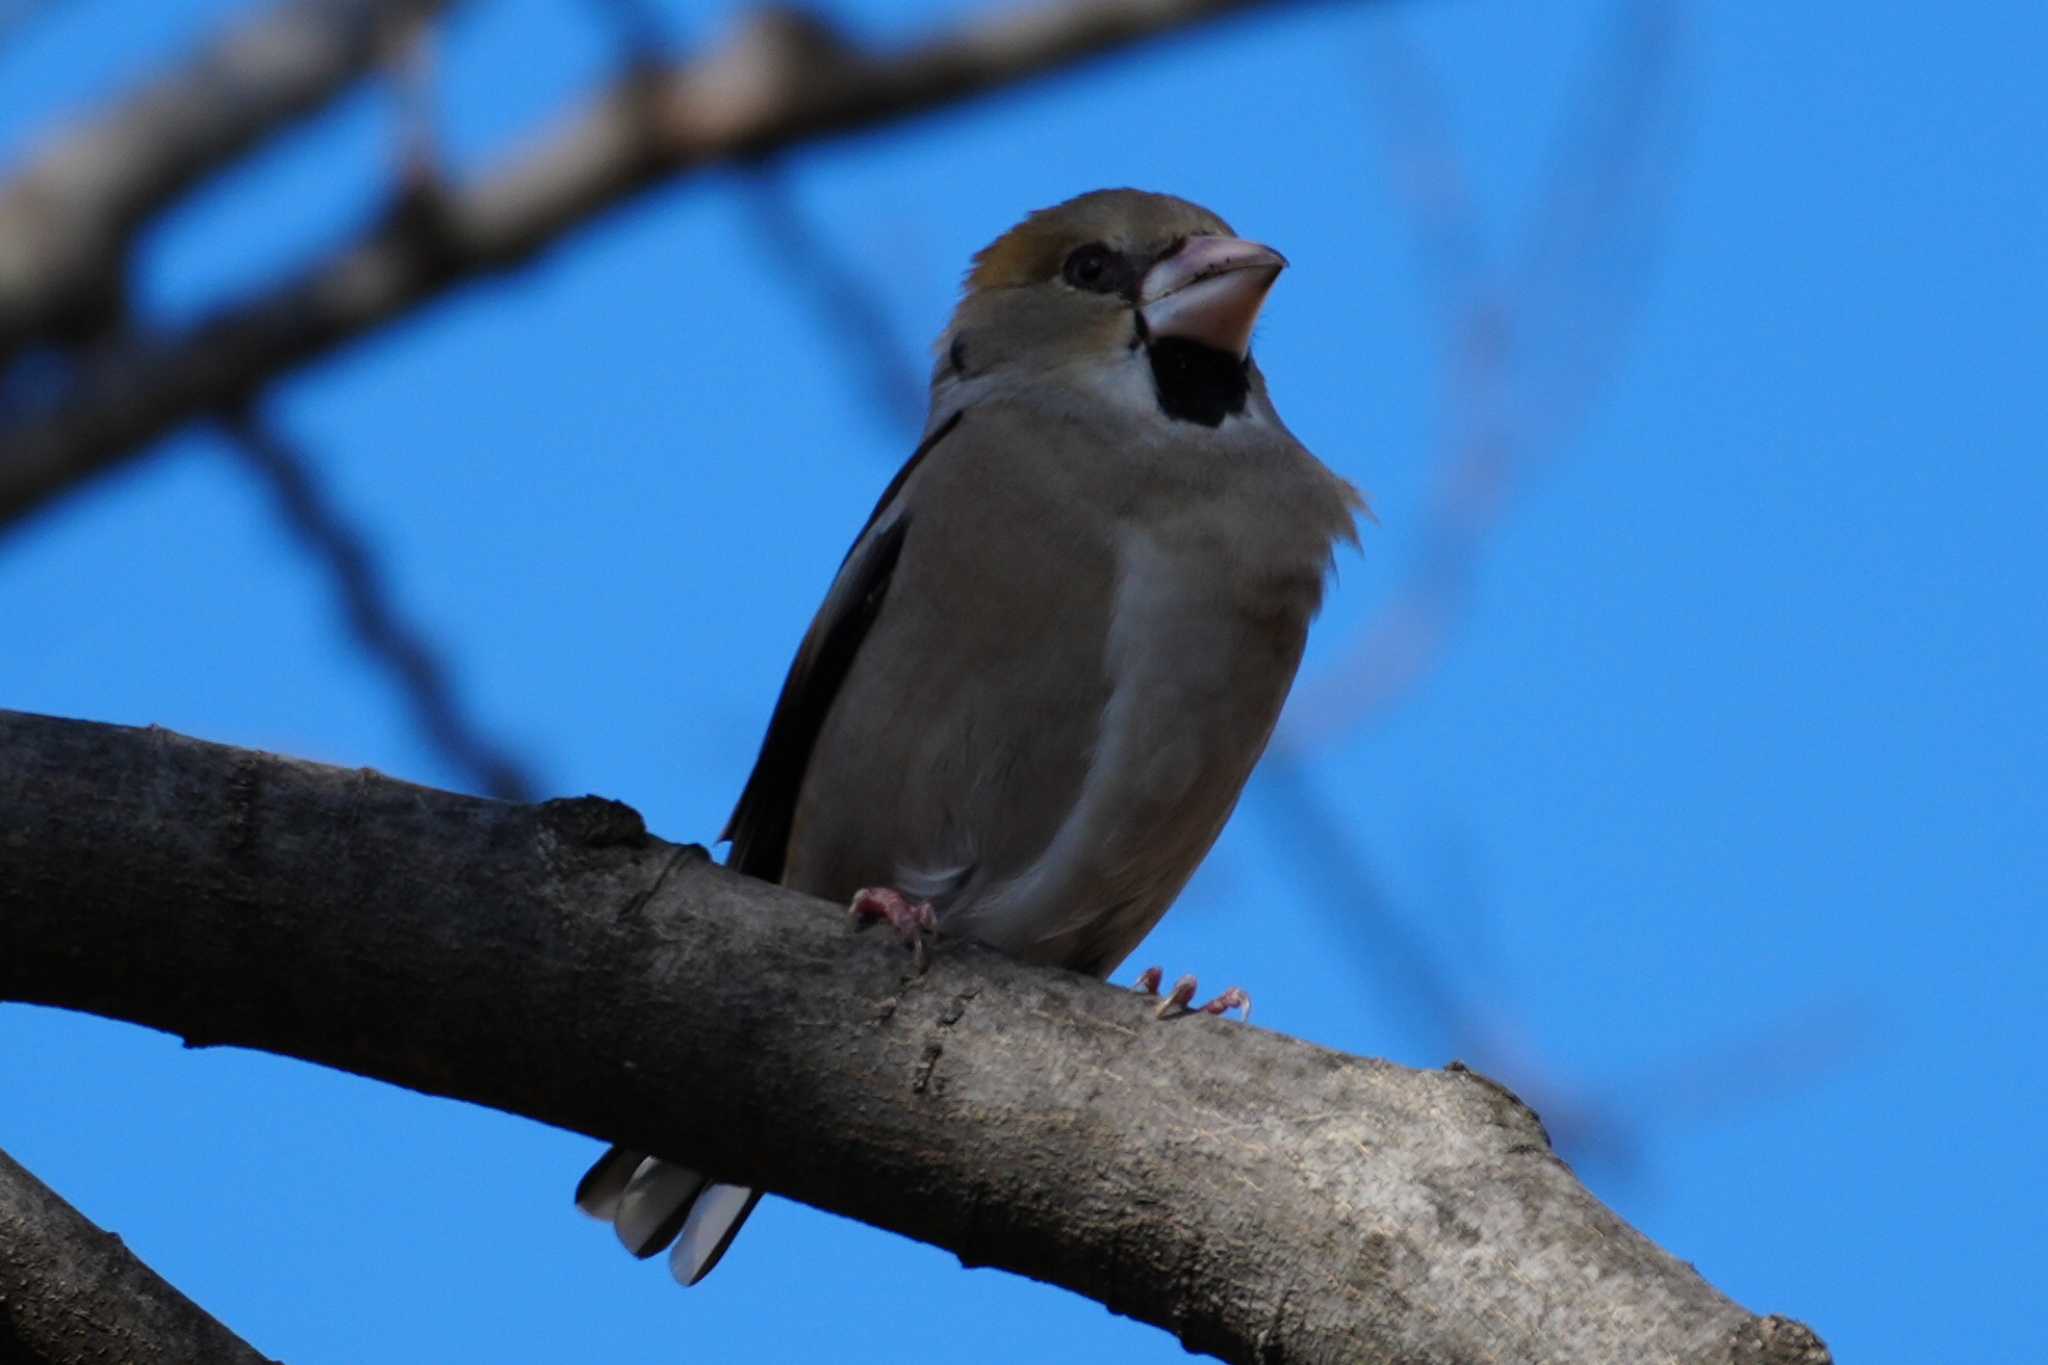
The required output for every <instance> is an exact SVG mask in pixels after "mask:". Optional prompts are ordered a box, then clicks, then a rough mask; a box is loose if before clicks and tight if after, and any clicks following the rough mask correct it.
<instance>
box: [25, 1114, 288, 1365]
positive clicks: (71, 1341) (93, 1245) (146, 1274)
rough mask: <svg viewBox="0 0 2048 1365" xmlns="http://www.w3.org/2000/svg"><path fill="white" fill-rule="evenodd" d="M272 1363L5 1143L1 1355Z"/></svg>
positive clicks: (33, 1362)
mask: <svg viewBox="0 0 2048 1365" xmlns="http://www.w3.org/2000/svg"><path fill="white" fill-rule="evenodd" d="M195 1360H203V1361H206V1362H208V1363H209V1365H266V1363H267V1362H268V1361H269V1357H267V1356H263V1355H258V1354H257V1353H256V1351H255V1350H254V1348H252V1347H251V1346H250V1345H249V1343H247V1342H245V1341H243V1340H242V1339H241V1338H240V1337H238V1336H236V1335H235V1334H234V1333H233V1332H230V1331H229V1330H228V1329H227V1328H225V1327H223V1326H221V1325H220V1324H219V1323H218V1322H216V1321H214V1320H213V1319H212V1318H210V1317H208V1316H207V1315H206V1312H205V1310H203V1309H201V1308H200V1307H199V1305H197V1304H195V1303H193V1302H192V1300H190V1299H188V1298H186V1297H185V1296H184V1295H183V1294H180V1293H179V1292H178V1291H177V1290H176V1289H173V1288H172V1287H171V1286H170V1285H168V1284H166V1283H165V1282H164V1280H163V1278H162V1277H161V1276H159V1275H158V1274H157V1273H156V1272H155V1271H153V1270H151V1269H150V1268H149V1267H148V1266H146V1265H144V1264H143V1263H142V1262H140V1261H138V1260H136V1259H135V1257H134V1255H133V1254H131V1253H130V1252H129V1250H128V1248H127V1247H125V1246H123V1245H122V1244H121V1239H120V1238H119V1237H116V1236H115V1235H114V1234H113V1233H111V1232H103V1231H101V1230H100V1229H99V1228H96V1227H94V1226H93V1225H92V1224H91V1223H90V1222H88V1221H87V1220H86V1218H85V1216H84V1215H83V1214H81V1213H79V1212H78V1210H76V1209H74V1208H72V1207H71V1206H70V1205H69V1204H67V1203H65V1202H64V1201H63V1200H62V1199H59V1198H58V1197H57V1196H56V1194H55V1193H53V1192H52V1191H51V1190H50V1188H49V1187H48V1186H46V1185H44V1184H43V1183H42V1182H41V1181H40V1180H37V1179H36V1178H35V1177H34V1176H32V1175H30V1174H29V1173H28V1172H27V1171H25V1170H23V1169H22V1168H21V1167H20V1165H19V1164H17V1163H16V1162H15V1161H14V1160H13V1159H12V1158H11V1157H9V1156H8V1155H7V1153H5V1152H0V1361H6V1362H7V1365H46V1363H47V1365H69V1362H73V1361H78V1362H84V1361H100V1362H105V1361H120V1362H122V1363H123V1365H189V1363H190V1362H192V1361H195Z"/></svg>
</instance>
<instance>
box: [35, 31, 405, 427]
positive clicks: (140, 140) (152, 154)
mask: <svg viewBox="0 0 2048 1365" xmlns="http://www.w3.org/2000/svg"><path fill="white" fill-rule="evenodd" d="M444 7H445V0H295V2H294V3H291V4H286V5H280V6H278V7H277V8H275V9H272V10H269V11H267V12H265V13H263V14H261V15H259V16H258V17H256V18H254V19H252V20H248V21H245V22H243V23H239V24H236V25H235V26H233V27H231V28H230V29H228V30H227V31H226V32H225V33H223V34H222V35H221V36H220V37H219V38H218V39H216V40H215V41H214V42H212V43H210V44H208V45H207V46H206V47H204V48H203V49H201V50H200V51H199V52H198V53H196V54H195V55H194V56H192V57H191V58H190V59H188V60H187V61H185V62H184V63H182V64H180V65H178V66H176V67H173V68H172V69H170V70H168V71H166V72H165V73H164V74H163V75H161V76H159V77H157V78H156V79H155V80H152V81H149V82H146V83H145V84H143V85H142V86H141V87H140V88H138V89H136V90H134V91H132V92H130V93H129V94H127V95H125V96H122V97H120V98H118V99H114V100H111V101H109V102H108V103H107V104H106V105H105V106H104V107H103V108H101V109H98V110H95V111H94V112H93V113H91V114H88V115H86V116H84V117H82V118H80V119H79V120H78V121H77V122H75V123H73V124H72V125H71V126H70V127H68V128H64V129H62V130H60V131H58V132H57V133H56V134H54V135H53V136H50V137H47V138H45V139H44V140H43V141H42V142H41V144H40V146H39V149H38V150H37V151H36V153H35V154H34V155H33V156H32V157H30V158H29V160H28V162H27V164H26V165H25V166H23V167H22V168H21V169H20V170H18V171H16V172H14V173H13V175H11V176H10V177H9V179H8V180H7V182H6V183H5V185H0V365H5V364H6V363H7V361H8V360H9V359H10V358H11V357H12V356H13V355H14V354H15V353H17V352H18V351H19V350H20V349H21V348H22V347H23V346H25V345H27V344H29V343H32V342H37V341H41V342H58V343H62V342H67V341H78V340H82V339H84V338H87V337H91V336H95V335H98V334H100V333H102V332H105V331H106V330H108V329H109V328H111V327H113V326H114V325H116V324H117V323H118V322H119V321H120V318H121V310H122V298H123V295H124V294H125V292H126V291H125V283H126V277H127V271H128V255H129V252H130V250H131V249H132V247H133V245H134V242H135V239H136V237H137V235H138V234H139V233H140V231H141V229H142V228H143V226H144V225H145V224H147V223H148V222H149V221H150V220H151V219H152V218H154V217H155V216H156V215H157V214H159V213H161V212H163V211H164V210H165V209H167V208H169V207H171V205H172V204H174V203H175V202H176V201H177V200H178V199H179V198H181V197H182V196H183V195H185V194H187V193H189V192H191V191H192V190H194V189H196V188H198V186H199V185H200V184H202V183H203V182H204V181H205V180H206V179H207V178H208V177H209V176H211V175H213V174H215V173H216V172H219V171H222V170H225V169H226V168H227V167H229V166H230V165H232V164H233V163H234V162H235V161H236V160H237V159H238V158H240V157H243V156H246V155H248V154H249V153H251V152H253V151H255V150H256V149H257V147H259V146H260V145H261V144H262V143H263V142H264V141H265V140H266V139H268V138H270V137H273V136H275V135H276V134H278V133H281V132H283V131H285V130H286V129H288V128H290V127H291V126H292V125H293V124H294V123H296V122H297V121H298V120H300V119H302V118H304V117H306V116H307V115H310V114H312V113H315V112H317V111H318V110H319V109H321V108H322V107H323V106H325V105H326V104H327V103H328V102H329V101H330V100H332V99H333V98H334V97H335V96H337V95H339V94H340V93H342V91H344V90H346V89H347V88H348V87H349V86H351V85H352V84H354V83H355V82H356V81H357V80H358V79H359V78H361V77H362V76H363V75H364V74H365V73H367V72H368V71H369V70H370V69H371V67H372V66H373V65H374V64H375V62H376V61H377V59H378V57H379V56H380V54H381V51H382V47H383V43H384V41H385V36H386V34H387V32H388V31H389V28H390V26H391V25H393V24H395V23H399V22H403V21H407V20H412V19H417V18H419V17H422V16H425V15H428V14H431V13H434V12H436V11H439V10H441V9H443V8H444ZM17 8H22V7H20V6H17ZM39 8H40V7H39V6H35V5H29V6H27V7H26V9H27V11H28V15H29V16H30V17H32V16H33V15H34V14H35V13H36V11H37V10H38V9H39ZM16 22H19V21H16ZM9 26H11V25H8V24H5V23H0V32H4V31H5V28H6V27H9ZM11 444H12V443H11V442H8V441H5V440H0V451H5V450H7V449H8V447H9V446H10V445H11ZM10 454H11V452H10ZM9 462H10V463H12V460H11V459H10V461H9Z"/></svg>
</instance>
